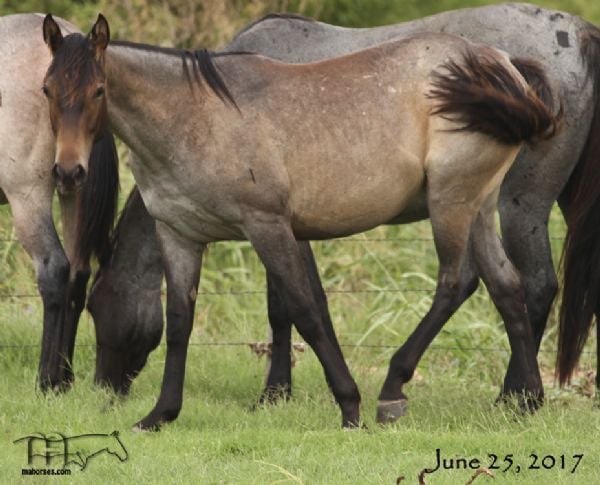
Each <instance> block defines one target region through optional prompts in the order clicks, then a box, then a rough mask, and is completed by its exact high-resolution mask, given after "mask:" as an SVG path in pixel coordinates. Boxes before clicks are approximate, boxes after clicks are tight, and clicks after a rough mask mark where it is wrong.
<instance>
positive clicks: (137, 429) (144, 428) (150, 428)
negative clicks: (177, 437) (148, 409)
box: [131, 418, 162, 433]
mask: <svg viewBox="0 0 600 485" xmlns="http://www.w3.org/2000/svg"><path fill="white" fill-rule="evenodd" d="M161 424H162V423H161V421H156V422H151V421H149V420H148V421H147V418H145V419H142V420H141V421H138V422H137V423H135V424H134V425H133V427H132V428H131V431H133V432H134V433H142V432H151V433H155V432H157V431H160V426H161Z"/></svg>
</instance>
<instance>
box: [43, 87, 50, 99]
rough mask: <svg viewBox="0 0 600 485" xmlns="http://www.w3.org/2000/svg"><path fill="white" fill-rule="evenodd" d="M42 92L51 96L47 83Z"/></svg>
mask: <svg viewBox="0 0 600 485" xmlns="http://www.w3.org/2000/svg"><path fill="white" fill-rule="evenodd" d="M42 93H44V96H46V97H47V98H49V97H50V90H49V89H48V86H46V85H45V84H44V85H43V86H42Z"/></svg>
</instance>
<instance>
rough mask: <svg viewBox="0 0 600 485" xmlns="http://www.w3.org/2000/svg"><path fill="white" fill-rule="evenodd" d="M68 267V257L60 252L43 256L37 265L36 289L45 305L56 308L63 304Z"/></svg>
mask: <svg viewBox="0 0 600 485" xmlns="http://www.w3.org/2000/svg"><path fill="white" fill-rule="evenodd" d="M70 268H71V266H70V264H69V261H68V259H67V258H66V256H65V255H64V254H63V253H60V252H59V253H56V254H52V255H51V256H50V257H47V258H44V259H43V260H42V261H41V262H40V263H39V264H38V265H37V282H38V290H39V292H40V295H41V296H42V300H43V302H44V306H45V307H47V308H56V307H59V306H61V305H63V304H64V301H65V293H66V290H67V285H68V282H69V272H70Z"/></svg>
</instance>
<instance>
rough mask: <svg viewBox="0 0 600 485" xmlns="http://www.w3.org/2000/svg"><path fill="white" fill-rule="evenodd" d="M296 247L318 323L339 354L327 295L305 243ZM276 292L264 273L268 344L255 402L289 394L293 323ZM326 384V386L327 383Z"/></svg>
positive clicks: (306, 242)
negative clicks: (262, 380)
mask: <svg viewBox="0 0 600 485" xmlns="http://www.w3.org/2000/svg"><path fill="white" fill-rule="evenodd" d="M298 247H299V249H300V255H301V257H302V261H303V263H304V269H305V270H306V273H307V276H308V280H309V282H310V287H311V290H312V294H313V297H314V299H315V302H316V303H317V307H318V308H319V312H320V314H321V321H322V322H323V325H324V326H325V332H326V333H327V335H328V337H329V340H331V343H332V344H333V345H334V347H335V348H336V350H337V351H338V352H339V354H340V355H342V350H341V348H340V346H339V343H338V340H337V336H336V335H335V331H334V329H333V324H332V322H331V315H330V314H329V306H328V303H327V295H326V294H325V290H324V289H323V286H322V284H321V278H320V277H319V271H318V268H317V264H316V262H315V257H314V255H313V252H312V249H311V247H310V243H309V242H308V241H298ZM280 293H281V289H280V288H279V287H278V286H277V285H276V284H274V283H273V278H272V277H270V276H269V273H268V272H267V301H268V310H269V324H270V325H271V338H270V340H271V344H272V345H271V358H270V359H269V366H268V369H267V380H266V384H265V389H264V391H263V393H262V394H261V397H260V400H259V403H264V402H269V403H273V402H275V401H276V400H277V399H279V398H281V397H283V398H284V399H287V398H288V397H289V396H291V393H292V363H291V352H292V349H291V338H292V323H293V322H292V321H291V318H290V316H289V314H288V311H287V308H286V306H285V303H284V297H283V295H281V294H280ZM328 384H330V383H329V382H328ZM330 387H331V384H330Z"/></svg>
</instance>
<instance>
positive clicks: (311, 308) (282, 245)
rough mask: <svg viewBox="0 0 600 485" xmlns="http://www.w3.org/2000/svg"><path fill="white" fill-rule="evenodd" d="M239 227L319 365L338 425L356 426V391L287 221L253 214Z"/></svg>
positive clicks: (358, 397) (358, 395)
mask: <svg viewBox="0 0 600 485" xmlns="http://www.w3.org/2000/svg"><path fill="white" fill-rule="evenodd" d="M243 229H244V232H245V234H246V236H247V237H248V239H249V240H250V242H251V243H252V245H253V246H254V248H255V249H256V252H257V253H258V256H259V257H260V258H261V260H262V262H263V264H264V265H265V268H266V269H267V272H268V273H269V279H270V282H271V284H272V285H273V286H274V287H276V288H278V289H280V295H281V298H282V304H283V305H285V308H286V309H287V313H288V317H289V319H290V320H291V321H293V322H294V324H295V325H296V328H297V329H298V331H299V332H300V334H301V335H302V337H303V338H304V339H305V340H306V341H307V342H308V344H309V345H310V346H311V347H312V348H313V350H314V351H315V353H316V355H317V357H318V359H319V361H320V362H321V364H322V365H323V369H324V371H325V375H326V378H327V381H328V382H329V384H330V386H331V389H332V392H333V394H334V396H335V399H336V401H337V403H338V404H339V405H340V408H341V411H342V425H343V426H356V425H357V424H358V422H359V405H360V394H359V392H358V388H357V386H356V383H355V382H354V379H352V376H351V375H350V371H349V370H348V367H347V366H346V363H345V361H344V359H343V357H342V355H341V353H340V352H339V347H338V348H336V346H335V345H334V344H333V343H332V342H331V340H330V339H329V337H328V335H327V332H326V330H325V328H324V325H323V322H322V318H321V315H320V311H319V307H318V305H317V302H316V301H315V297H314V295H313V292H312V290H311V287H310V282H309V278H308V276H307V273H306V269H305V265H304V262H303V260H302V257H301V254H300V250H299V248H298V243H297V242H296V239H295V238H294V234H293V233H292V229H291V227H290V224H289V221H288V220H286V219H285V217H284V216H281V215H274V214H264V213H260V214H253V215H251V216H248V217H247V218H246V220H245V221H244V224H243Z"/></svg>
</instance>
